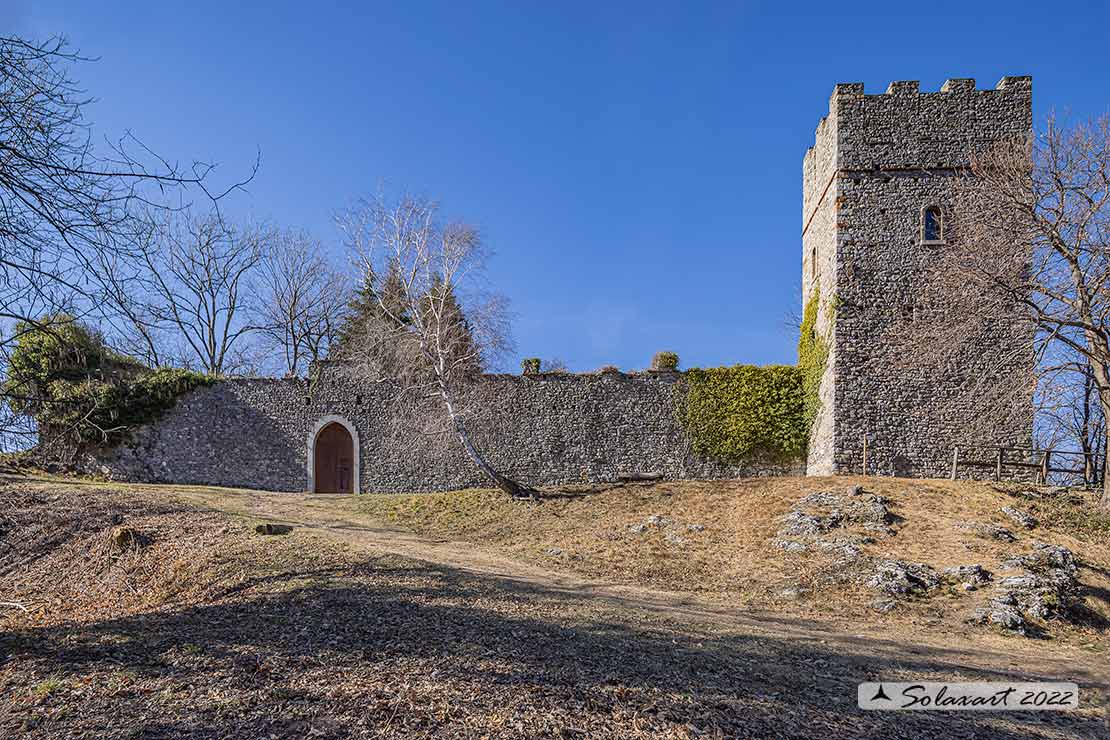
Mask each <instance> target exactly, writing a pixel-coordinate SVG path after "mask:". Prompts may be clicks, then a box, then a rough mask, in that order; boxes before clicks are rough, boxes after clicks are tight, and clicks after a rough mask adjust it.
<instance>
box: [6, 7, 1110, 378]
mask: <svg viewBox="0 0 1110 740" xmlns="http://www.w3.org/2000/svg"><path fill="white" fill-rule="evenodd" d="M899 5H903V4H901V3H890V2H883V3H874V4H872V3H851V4H849V3H835V4H834V3H817V4H813V5H806V4H803V3H785V2H777V3H757V2H751V3H667V4H652V3H648V2H636V3H619V4H618V3H603V2H602V3H599V2H592V3H582V4H579V3H572V2H560V3H546V4H542V5H541V4H540V3H512V4H510V3H415V2H414V3H389V4H385V3H382V4H373V3H355V2H349V3H329V2H322V1H321V2H315V3H304V2H267V3H251V2H240V3H228V2H226V0H225V1H224V2H209V1H208V0H190V2H188V3H153V2H142V3H140V2H96V3H92V2H62V1H60V0H33V2H31V1H27V2H22V1H21V0H14V2H13V0H2V1H0V31H2V32H4V33H11V32H17V33H23V34H31V35H45V34H54V33H64V34H66V35H67V36H69V38H70V39H71V40H72V42H73V43H74V45H75V46H76V47H78V48H79V49H80V50H81V51H83V52H84V53H85V54H87V55H90V56H96V57H99V61H97V62H95V63H93V64H87V65H83V66H82V67H80V68H79V70H78V71H77V75H78V76H79V78H80V80H81V82H82V83H83V84H84V86H85V87H86V88H87V89H88V90H89V91H90V92H91V93H92V94H94V95H95V96H96V97H97V98H98V101H97V103H96V104H95V105H94V106H93V107H92V108H90V109H89V111H88V113H89V118H90V119H91V120H92V121H93V122H94V124H95V126H96V130H97V132H98V133H102V134H107V135H110V136H113V135H115V136H118V135H119V134H121V133H122V132H123V131H124V130H126V129H131V130H133V131H134V132H135V133H136V134H137V135H138V136H139V137H141V138H142V139H143V140H144V141H145V142H146V143H147V144H148V145H150V146H151V147H152V148H153V149H155V150H156V151H158V152H159V153H161V154H163V155H164V156H168V157H170V158H176V159H180V160H183V161H190V160H192V159H194V158H200V159H205V160H210V161H215V162H218V163H220V169H219V172H218V175H219V176H220V177H224V178H228V179H230V178H233V177H234V176H236V175H239V174H241V173H243V172H245V171H246V170H247V169H249V166H250V164H251V162H252V161H253V159H254V156H255V153H256V151H258V150H261V153H262V169H261V171H260V172H259V175H258V177H257V179H256V180H255V181H254V182H253V183H252V184H251V186H250V191H249V193H248V194H246V195H242V196H238V197H237V198H236V199H235V200H234V202H233V203H232V204H230V206H229V207H230V208H231V209H232V211H233V212H234V213H235V214H237V215H240V216H242V217H251V218H257V219H266V220H270V221H272V222H274V223H275V224H277V225H282V226H291V227H297V228H305V229H308V230H309V231H311V232H313V233H314V234H315V235H317V236H318V237H320V238H321V239H323V240H324V242H325V243H329V244H335V243H336V242H337V240H338V235H337V233H336V231H335V228H334V226H333V221H332V214H333V213H334V212H335V211H336V210H337V209H339V208H341V207H343V206H344V205H346V204H348V203H349V202H350V201H351V200H352V199H354V198H356V197H357V196H359V195H360V194H367V193H371V192H373V191H374V190H375V189H376V188H377V186H378V184H379V183H385V185H386V186H387V187H388V188H391V189H394V190H401V189H403V190H410V191H415V192H418V193H421V194H425V195H429V196H433V197H435V198H438V199H440V200H441V201H442V202H443V205H444V208H445V211H446V212H447V214H449V215H451V216H457V217H461V218H464V219H466V220H468V221H471V222H473V223H476V224H478V225H480V226H481V228H482V230H483V233H484V235H485V238H486V241H487V242H488V243H489V245H490V246H491V247H492V248H493V249H494V250H495V252H496V256H495V258H494V260H493V262H492V264H491V278H492V280H493V282H494V284H495V285H496V286H498V288H499V289H500V290H501V291H502V292H504V293H506V294H507V295H508V296H509V298H510V299H511V301H512V306H513V310H514V314H515V320H514V336H515V339H516V344H517V347H518V357H523V356H541V357H552V356H555V357H560V358H562V359H564V360H566V361H567V362H568V364H569V365H570V367H571V369H573V370H590V369H594V368H597V367H598V366H600V365H603V364H610V363H611V364H616V365H619V366H620V367H622V368H638V367H643V366H645V365H646V364H647V362H648V360H649V359H650V357H651V355H652V354H653V353H654V352H655V351H657V350H660V349H673V350H675V351H677V352H678V353H679V354H680V355H681V357H682V361H683V365H684V366H711V365H720V364H733V363H737V362H752V363H760V364H762V363H772V362H793V360H794V342H795V336H796V333H795V329H794V328H793V326H792V325H791V321H792V317H793V316H794V315H796V314H797V313H798V303H799V279H800V276H799V270H800V268H799V265H800V259H801V256H800V254H801V242H800V228H801V227H800V222H801V215H800V210H801V179H800V178H801V160H802V155H803V153H804V152H805V149H806V147H808V146H809V145H810V144H811V143H812V141H813V130H814V127H815V126H816V124H817V121H818V119H819V118H820V117H821V116H822V115H823V114H824V113H825V112H826V111H827V106H828V97H829V94H830V92H831V91H832V88H833V85H834V84H835V83H836V82H849V81H863V82H865V83H866V85H867V91H868V92H882V91H883V90H885V89H886V85H887V83H888V82H890V81H891V80H899V79H919V80H921V83H922V89H923V90H936V89H938V88H939V87H940V85H941V84H942V83H943V81H944V80H945V79H946V78H949V77H974V78H976V79H977V80H978V83H979V86H980V87H993V86H994V84H995V82H996V81H997V80H998V79H999V78H1000V77H1002V76H1003V75H1019V74H1031V75H1033V77H1034V105H1035V115H1036V116H1037V118H1038V120H1041V119H1043V117H1044V115H1045V114H1046V113H1047V112H1048V111H1049V110H1050V109H1056V110H1060V111H1064V110H1066V111H1070V113H1071V114H1072V115H1074V116H1083V117H1085V116H1087V115H1093V114H1100V113H1104V112H1106V110H1107V108H1108V106H1110V80H1108V76H1110V64H1108V62H1110V58H1108V57H1110V51H1108V49H1110V31H1108V28H1110V10H1107V9H1106V6H1104V5H1103V4H1102V3H1089V4H1085V3H1071V4H1069V5H1068V6H1067V8H1066V10H1061V12H1059V13H1058V14H1054V15H1053V16H1052V18H1051V19H1047V18H1046V17H1045V15H1044V11H1045V7H1046V6H1045V5H1044V4H1043V3H1037V4H1035V5H1034V4H1028V5H1027V6H1023V4H1022V3H1015V2H1013V1H1012V0H1011V1H1010V2H1005V3H995V2H975V3H969V2H961V3H945V2H928V3H917V4H916V6H915V8H916V9H915V10H910V11H906V10H902V9H898V8H897V7H896V6H899ZM525 6H531V8H530V9H529V8H525ZM1049 20H1050V21H1051V22H1049ZM510 364H512V365H515V361H514V362H512V363H510Z"/></svg>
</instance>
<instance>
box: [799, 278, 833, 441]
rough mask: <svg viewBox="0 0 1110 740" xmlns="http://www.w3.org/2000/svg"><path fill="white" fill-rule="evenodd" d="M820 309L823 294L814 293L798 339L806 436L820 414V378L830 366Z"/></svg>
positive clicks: (817, 291) (805, 312)
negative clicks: (821, 330) (826, 367)
mask: <svg viewBox="0 0 1110 740" xmlns="http://www.w3.org/2000/svg"><path fill="white" fill-rule="evenodd" d="M820 306H821V292H820V291H819V290H814V291H813V295H811V296H810V298H809V300H808V301H806V306H805V310H804V311H803V312H802V326H801V331H800V332H799V337H798V370H799V371H800V372H801V375H802V396H803V405H804V414H805V417H804V418H805V427H806V430H807V433H808V430H809V429H810V427H812V426H813V422H814V420H815V419H817V413H818V412H819V411H820V410H821V395H820V391H821V378H822V377H823V376H824V375H825V366H826V365H827V364H828V362H829V343H828V340H826V339H825V337H824V336H822V335H821V332H820V331H818V329H817V312H818V309H819V308H820Z"/></svg>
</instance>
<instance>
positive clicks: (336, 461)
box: [308, 417, 359, 493]
mask: <svg viewBox="0 0 1110 740" xmlns="http://www.w3.org/2000/svg"><path fill="white" fill-rule="evenodd" d="M358 462H359V461H358V432H356V431H355V430H354V427H352V426H351V425H350V423H349V422H347V420H346V419H342V418H340V417H327V418H325V419H321V420H320V422H319V423H318V424H317V425H316V428H315V429H313V432H312V434H311V435H310V436H309V440H308V466H309V467H308V475H309V490H310V491H312V492H313V493H357V492H358V477H359V468H358Z"/></svg>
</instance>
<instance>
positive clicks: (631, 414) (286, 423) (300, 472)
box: [90, 366, 797, 492]
mask: <svg viewBox="0 0 1110 740" xmlns="http://www.w3.org/2000/svg"><path fill="white" fill-rule="evenodd" d="M685 392H686V386H685V384H684V382H682V380H681V375H679V374H677V373H675V374H662V373H660V374H650V373H645V374H635V375H625V374H621V373H602V374H590V375H572V374H547V375H536V376H510V375H491V376H484V377H483V378H482V379H481V380H480V381H478V382H477V383H475V384H474V386H473V387H472V388H471V390H470V394H469V398H468V401H474V402H473V403H469V404H468V405H469V406H470V407H471V408H473V409H475V413H474V415H473V416H472V417H471V418H470V419H469V422H468V423H469V426H470V428H471V429H472V430H473V436H474V439H475V442H476V443H477V446H478V447H479V449H481V450H483V451H484V452H486V453H487V454H488V458H489V460H490V462H491V463H492V464H493V465H494V466H495V467H496V468H497V469H498V470H500V471H502V472H504V473H506V474H508V475H510V476H512V477H513V478H515V479H517V480H520V481H522V482H524V483H526V484H530V485H557V484H566V483H576V482H596V481H612V480H617V479H618V478H620V477H622V476H628V475H633V474H658V475H661V476H663V477H664V478H666V479H683V478H732V477H742V476H746V475H754V474H768V473H781V472H786V471H784V470H782V469H779V468H773V467H768V468H762V469H754V468H743V467H730V466H724V465H719V464H716V463H714V462H712V461H709V460H706V459H703V458H700V457H699V456H697V455H695V454H693V453H692V451H691V449H690V443H689V440H688V439H687V437H686V435H685V433H684V432H683V430H682V426H681V424H680V423H679V421H678V418H677V416H676V413H675V408H676V404H677V403H679V402H680V400H681V398H682V396H683V394H684V393H685ZM396 403H397V399H396V397H395V396H394V395H393V393H392V392H391V391H390V390H389V389H388V388H387V387H386V386H383V385H379V384H372V383H366V382H360V381H359V380H357V379H354V378H351V377H348V375H347V374H346V373H345V372H343V369H342V366H325V369H324V370H323V371H322V372H321V373H320V375H319V378H318V380H317V381H316V382H314V383H313V384H311V385H309V384H308V383H307V382H306V381H304V380H301V379H288V380H274V379H259V380H228V381H224V382H220V383H217V384H215V385H214V386H212V387H208V388H199V389H197V390H194V391H191V392H189V393H188V394H186V395H184V396H182V397H181V398H180V399H179V400H178V403H177V405H176V406H175V407H174V408H173V409H171V410H170V411H169V412H168V413H167V414H166V415H165V416H164V417H163V418H162V419H160V420H159V421H157V422H154V423H152V424H150V425H147V426H145V427H143V428H142V429H139V430H137V432H136V433H135V435H134V442H133V443H131V444H127V445H123V446H120V447H117V448H115V449H114V450H111V451H105V452H103V453H102V454H100V455H99V456H97V457H96V458H95V460H93V461H91V462H90V466H91V467H93V468H94V469H96V470H97V471H98V472H100V473H102V474H105V475H107V476H109V477H112V478H116V479H124V480H143V481H152V482H170V483H196V484H208V485H219V486H232V487H244V488H261V489H268V490H275V491H304V490H306V489H307V487H308V485H309V474H308V464H309V458H308V450H309V445H310V437H311V435H312V433H313V430H314V428H315V427H317V426H318V424H319V422H320V421H321V420H323V419H324V418H325V417H329V416H338V417H341V418H343V419H345V420H347V421H349V423H350V424H351V425H352V426H353V427H354V429H355V430H356V431H357V436H358V442H359V452H360V454H359V458H360V459H359V463H360V465H359V467H360V476H359V479H360V486H359V490H360V491H361V492H376V491H380V492H403V491H426V490H447V489H457V488H465V487H470V486H486V485H488V481H486V480H485V479H484V478H483V477H482V475H481V474H480V473H479V472H478V470H477V469H476V468H475V467H474V466H473V464H472V463H471V462H470V461H469V459H467V457H466V456H465V454H464V452H463V450H462V448H461V446H460V445H459V443H458V441H457V439H456V438H455V437H453V436H450V435H445V436H440V435H432V436H427V435H424V434H421V433H419V432H421V431H426V430H425V429H424V428H420V429H419V430H418V429H417V428H416V427H415V426H414V424H413V423H412V421H411V419H410V418H409V417H408V416H407V415H406V416H405V417H404V418H401V417H399V416H398V415H397V414H396V413H394V412H395V410H396V408H397V406H396ZM403 406H404V407H405V408H408V405H407V404H404V405H403ZM439 413H440V412H439V410H438V408H435V407H433V408H432V415H431V416H430V417H424V418H432V419H435V418H437V417H438V415H439ZM417 416H418V417H419V415H417ZM794 472H797V471H794Z"/></svg>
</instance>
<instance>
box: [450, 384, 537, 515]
mask: <svg viewBox="0 0 1110 740" xmlns="http://www.w3.org/2000/svg"><path fill="white" fill-rule="evenodd" d="M439 394H440V396H441V397H442V398H443V404H444V406H446V407H447V416H448V417H449V418H450V419H451V425H452V426H453V427H454V428H455V434H456V435H457V436H458V438H459V442H461V443H462V446H463V449H464V450H466V454H467V457H469V458H470V460H471V462H473V463H474V464H475V465H476V466H477V467H478V469H479V470H481V471H482V472H483V473H485V474H486V475H487V476H489V478H490V480H492V481H493V483H494V485H495V486H497V487H498V488H500V489H501V490H502V491H504V492H505V493H507V494H508V495H509V496H511V497H513V498H528V497H531V496H532V495H533V494H534V493H535V492H534V491H532V490H531V489H530V488H528V487H526V486H524V485H521V484H520V483H517V482H516V481H515V480H513V479H512V478H509V477H508V476H505V475H502V474H501V473H498V472H497V471H496V470H494V469H493V466H492V465H490V464H489V463H488V462H486V459H485V458H484V457H483V456H482V453H480V452H478V448H477V447H475V446H474V443H473V442H472V441H471V440H470V433H469V432H468V431H467V429H466V425H465V424H463V421H462V418H461V417H460V416H459V413H458V411H457V410H456V408H455V402H454V399H453V398H452V394H451V391H450V389H448V388H447V386H446V385H445V384H443V383H442V382H441V383H440V384H439Z"/></svg>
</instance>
